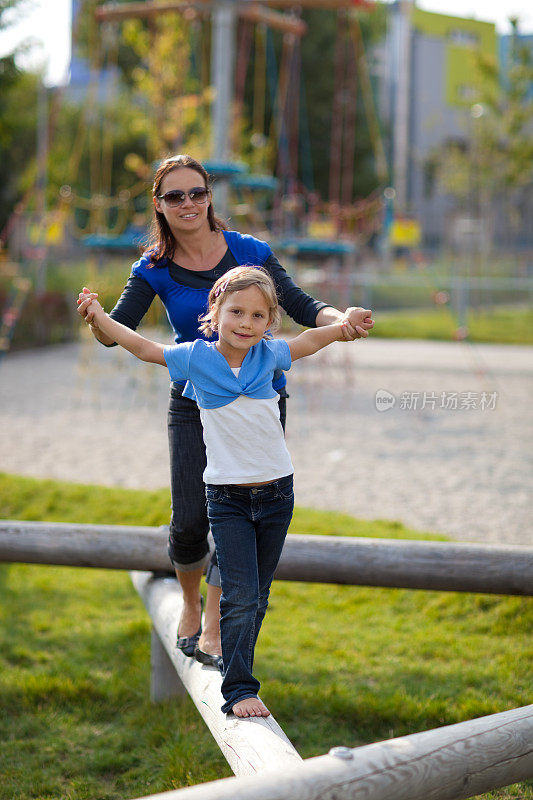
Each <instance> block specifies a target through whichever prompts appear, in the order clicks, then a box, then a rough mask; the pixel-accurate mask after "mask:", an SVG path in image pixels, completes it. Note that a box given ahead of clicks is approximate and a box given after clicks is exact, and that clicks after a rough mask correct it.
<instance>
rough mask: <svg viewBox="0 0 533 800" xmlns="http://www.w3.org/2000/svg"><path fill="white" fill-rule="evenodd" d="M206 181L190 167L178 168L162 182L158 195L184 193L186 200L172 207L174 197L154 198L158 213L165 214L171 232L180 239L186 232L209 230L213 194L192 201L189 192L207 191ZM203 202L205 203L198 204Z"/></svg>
mask: <svg viewBox="0 0 533 800" xmlns="http://www.w3.org/2000/svg"><path fill="white" fill-rule="evenodd" d="M205 188H206V186H205V181H204V179H203V177H202V176H201V175H200V173H199V172H196V170H195V169H190V168H189V167H178V168H177V169H174V170H172V172H169V173H168V174H167V175H165V177H164V178H163V180H162V181H161V186H160V187H159V191H158V195H159V196H161V195H165V194H166V193H167V192H172V191H178V192H184V193H185V198H184V200H183V202H182V203H180V204H179V205H172V204H171V202H172V196H171V197H170V198H169V199H168V200H165V199H164V198H163V199H161V200H159V199H158V198H157V197H154V206H155V207H156V209H157V211H159V212H160V213H161V214H164V216H165V219H166V221H167V222H168V224H169V226H170V229H171V231H172V232H173V233H174V234H175V235H176V236H177V237H179V235H180V234H183V233H185V232H186V231H198V230H202V228H204V227H206V228H207V230H209V221H208V219H207V211H208V209H209V206H210V205H211V194H210V193H208V195H207V197H205V195H204V196H202V195H201V192H200V196H199V197H198V198H197V200H196V201H195V200H191V198H190V196H189V192H192V190H193V189H199V190H201V191H203V190H205ZM193 197H194V193H193ZM200 200H203V202H198V201H200Z"/></svg>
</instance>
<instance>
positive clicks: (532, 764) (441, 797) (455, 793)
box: [139, 706, 533, 800]
mask: <svg viewBox="0 0 533 800" xmlns="http://www.w3.org/2000/svg"><path fill="white" fill-rule="evenodd" d="M532 777H533V706H524V707H523V708H516V709H514V710H512V711H504V712H503V713H501V714H493V715H492V716H489V717H480V718H479V719H474V720H470V721H469V722H461V723H459V724H458V725H450V726H448V727H446V728H437V729H435V730H432V731H425V732H424V733H415V734H413V735H411V736H404V737H402V738H399V739H389V740H388V741H385V742H377V743H376V744H370V745H367V746H365V747H358V748H356V749H355V750H351V749H350V748H348V747H336V748H333V750H330V752H329V754H328V755H325V756H319V757H318V758H310V759H308V760H307V761H304V762H303V763H302V764H293V765H291V766H287V767H284V768H283V771H279V770H278V771H274V770H269V771H268V772H264V773H262V774H261V775H257V776H252V777H246V778H226V779H225V780H220V781H214V782H212V783H204V784H202V785H200V786H192V787H190V788H187V789H179V790H178V791H172V792H165V793H163V794H154V795H152V796H151V797H149V798H148V797H143V798H139V800H295V798H298V800H334V799H335V800H359V798H364V800H391V798H393V799H394V800H462V798H466V797H473V796H474V795H478V794H480V793H481V792H487V791H490V790H491V789H496V788H498V787H500V786H507V785H508V784H511V783H516V782H518V781H524V780H528V779H530V778H532Z"/></svg>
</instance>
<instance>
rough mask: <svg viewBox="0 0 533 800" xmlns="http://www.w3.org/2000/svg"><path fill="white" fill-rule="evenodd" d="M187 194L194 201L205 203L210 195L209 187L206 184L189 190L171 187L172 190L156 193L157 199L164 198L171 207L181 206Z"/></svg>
mask: <svg viewBox="0 0 533 800" xmlns="http://www.w3.org/2000/svg"><path fill="white" fill-rule="evenodd" d="M187 196H188V197H189V199H190V200H192V201H193V203H198V204H200V203H205V201H206V200H207V198H208V197H209V189H206V187H205V186H195V187H194V189H189V191H188V192H182V191H181V189H171V190H170V192H165V194H158V195H156V197H157V199H158V200H164V201H165V203H166V204H167V206H169V208H175V207H176V206H181V204H182V203H184V202H185V198H186V197H187Z"/></svg>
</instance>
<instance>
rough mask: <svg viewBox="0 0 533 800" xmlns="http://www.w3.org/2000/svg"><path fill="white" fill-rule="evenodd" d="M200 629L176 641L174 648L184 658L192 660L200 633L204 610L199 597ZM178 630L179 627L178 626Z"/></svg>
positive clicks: (202, 599) (202, 602) (201, 598)
mask: <svg viewBox="0 0 533 800" xmlns="http://www.w3.org/2000/svg"><path fill="white" fill-rule="evenodd" d="M200 605H201V607H200V627H199V628H198V630H197V631H196V633H194V634H193V635H192V636H179V635H178V638H177V641H176V647H177V648H178V650H181V652H182V653H183V655H184V656H187V657H188V658H192V657H193V656H194V655H195V652H196V648H197V647H198V640H199V639H200V635H201V633H202V613H203V610H204V598H203V597H202V596H201V595H200ZM178 628H179V625H178Z"/></svg>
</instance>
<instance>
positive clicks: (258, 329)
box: [213, 286, 272, 363]
mask: <svg viewBox="0 0 533 800" xmlns="http://www.w3.org/2000/svg"><path fill="white" fill-rule="evenodd" d="M213 322H214V323H215V324H216V325H217V327H218V342H217V348H218V350H220V352H221V353H222V354H223V355H225V356H234V357H236V358H237V359H238V357H239V356H242V358H241V363H242V359H243V358H244V356H245V355H246V353H247V352H248V350H249V349H250V347H252V346H253V345H254V344H257V343H258V342H260V341H261V339H262V338H263V336H264V335H265V331H266V330H267V328H268V327H269V326H270V325H271V322H272V320H271V318H270V309H269V306H268V303H267V301H266V299H265V296H264V294H263V292H262V291H261V290H260V289H258V287H257V286H249V287H248V288H247V289H240V290H239V291H238V292H232V293H231V294H228V296H227V298H226V299H225V300H224V301H223V303H222V305H221V306H220V307H219V309H218V311H217V312H215V314H214V315H213Z"/></svg>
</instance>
